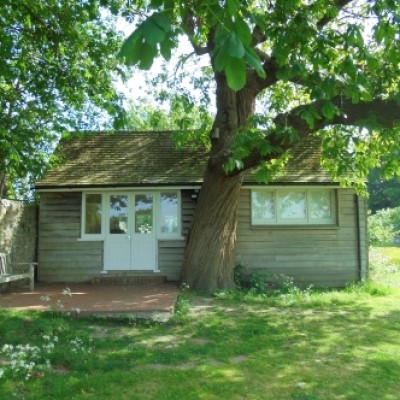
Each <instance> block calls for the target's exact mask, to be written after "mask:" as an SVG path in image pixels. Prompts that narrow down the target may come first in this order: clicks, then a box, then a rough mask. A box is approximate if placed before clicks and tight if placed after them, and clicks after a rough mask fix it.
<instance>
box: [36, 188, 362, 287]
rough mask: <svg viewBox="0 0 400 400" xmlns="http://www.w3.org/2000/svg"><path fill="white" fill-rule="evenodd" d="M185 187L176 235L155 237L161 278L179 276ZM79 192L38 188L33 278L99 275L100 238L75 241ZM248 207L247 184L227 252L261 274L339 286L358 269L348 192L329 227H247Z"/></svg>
mask: <svg viewBox="0 0 400 400" xmlns="http://www.w3.org/2000/svg"><path fill="white" fill-rule="evenodd" d="M191 194H192V192H191V191H189V190H183V191H182V239H181V240H159V241H158V250H157V254H158V266H159V269H160V274H162V275H165V276H166V277H167V279H168V280H179V279H180V276H181V265H182V260H183V255H184V249H185V245H186V237H187V234H188V231H189V227H190V223H191V220H192V216H193V212H194V207H195V203H194V202H193V199H192V198H191ZM81 198H82V194H81V193H80V192H65V193H61V192H60V193H42V194H41V203H40V213H39V247H38V258H39V268H38V279H39V281H42V282H83V281H89V280H90V279H91V278H93V277H95V276H99V275H100V273H101V271H102V269H103V241H81V240H79V238H80V226H81ZM250 207H251V205H250V190H249V189H243V190H242V193H241V196H240V203H239V210H238V231H237V243H236V248H235V259H236V261H237V262H239V263H241V264H242V265H243V266H245V267H246V268H247V269H248V272H258V273H260V274H262V275H265V276H269V277H272V275H275V276H276V275H279V274H284V275H287V276H292V277H293V278H294V280H295V282H296V283H298V284H302V285H309V284H313V285H315V286H322V287H324V286H331V287H333V286H344V285H345V284H346V283H349V282H354V281H358V280H359V279H360V277H365V276H366V274H367V270H368V257H367V254H368V245H367V242H368V241H367V224H366V205H365V200H364V199H361V198H357V197H356V195H355V194H354V191H352V190H349V189H339V190H338V217H339V225H338V226H335V227H331V228H326V227H324V228H321V227H311V226H308V227H306V228H305V227H300V226H299V227H285V228H282V227H279V228H278V227H274V228H265V227H262V228H259V227H257V228H255V227H252V226H251V208H250ZM357 209H358V214H357ZM357 215H358V216H357ZM358 222H359V223H358ZM138 273H140V271H138ZM274 279H276V278H274Z"/></svg>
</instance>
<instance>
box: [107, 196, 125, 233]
mask: <svg viewBox="0 0 400 400" xmlns="http://www.w3.org/2000/svg"><path fill="white" fill-rule="evenodd" d="M127 231H128V196H126V195H111V196H110V233H114V234H121V233H127Z"/></svg>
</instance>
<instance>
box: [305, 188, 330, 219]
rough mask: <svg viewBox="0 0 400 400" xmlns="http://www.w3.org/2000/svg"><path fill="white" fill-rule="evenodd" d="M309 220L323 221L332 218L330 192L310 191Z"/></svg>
mask: <svg viewBox="0 0 400 400" xmlns="http://www.w3.org/2000/svg"><path fill="white" fill-rule="evenodd" d="M309 197H310V217H311V219H325V218H328V219H329V218H331V217H332V204H331V202H332V200H331V191H330V190H318V191H314V190H313V191H310V192H309Z"/></svg>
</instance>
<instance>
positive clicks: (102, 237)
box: [78, 235, 104, 242]
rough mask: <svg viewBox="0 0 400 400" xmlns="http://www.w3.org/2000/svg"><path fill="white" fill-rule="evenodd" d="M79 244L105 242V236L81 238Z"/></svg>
mask: <svg viewBox="0 0 400 400" xmlns="http://www.w3.org/2000/svg"><path fill="white" fill-rule="evenodd" d="M78 242H104V236H101V235H99V237H80V238H78Z"/></svg>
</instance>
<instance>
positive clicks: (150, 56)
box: [139, 43, 157, 70]
mask: <svg viewBox="0 0 400 400" xmlns="http://www.w3.org/2000/svg"><path fill="white" fill-rule="evenodd" d="M155 57H157V49H156V48H155V47H153V46H150V45H149V44H148V43H143V44H142V46H141V50H140V57H139V68H141V69H145V70H149V69H150V68H151V66H152V65H153V61H154V58H155Z"/></svg>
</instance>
